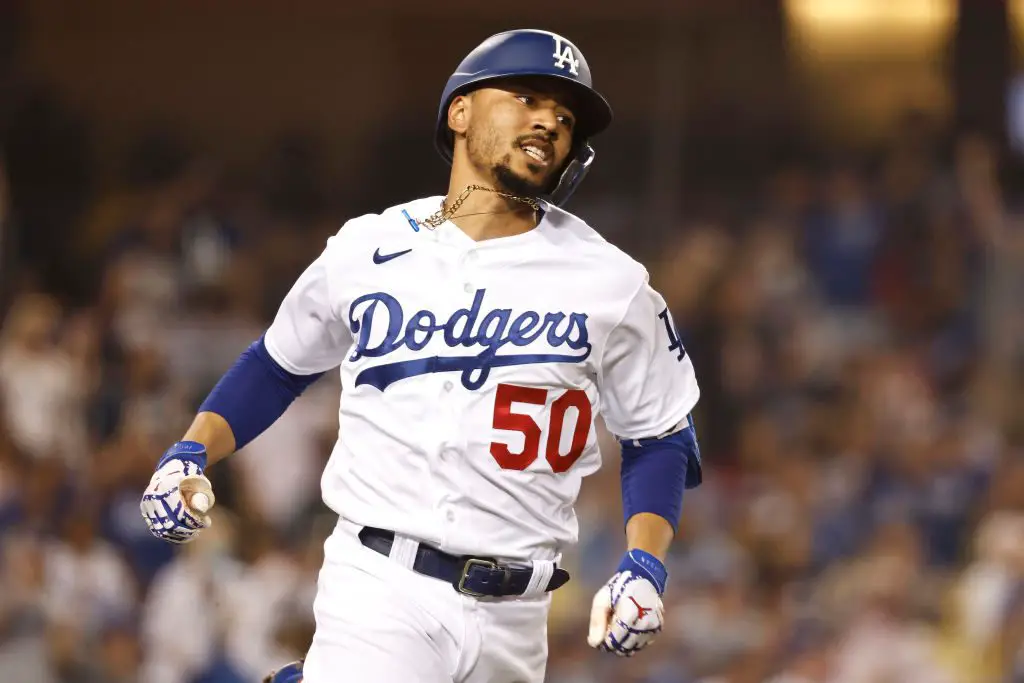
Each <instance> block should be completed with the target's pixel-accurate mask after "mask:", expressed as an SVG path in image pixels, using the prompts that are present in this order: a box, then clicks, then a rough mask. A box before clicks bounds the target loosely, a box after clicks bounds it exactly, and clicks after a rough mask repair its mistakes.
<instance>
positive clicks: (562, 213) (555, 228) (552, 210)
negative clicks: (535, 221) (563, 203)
mask: <svg viewBox="0 0 1024 683" xmlns="http://www.w3.org/2000/svg"><path fill="white" fill-rule="evenodd" d="M544 208H545V214H546V218H547V221H548V224H549V226H550V230H549V231H548V234H549V235H550V236H551V239H553V240H554V241H556V242H557V243H558V244H559V246H560V247H565V248H568V249H571V250H572V251H573V253H575V254H577V255H578V256H579V257H580V258H582V259H587V260H591V261H594V262H595V264H597V265H600V266H601V267H603V268H607V269H608V271H609V272H614V273H618V274H621V275H622V276H624V277H626V278H628V279H630V280H635V281H636V282H637V285H638V286H639V283H640V281H646V280H647V279H648V273H647V268H646V267H644V265H643V264H642V263H640V262H639V261H638V260H637V259H635V258H634V257H633V256H632V255H630V254H629V253H627V252H626V251H624V250H623V249H622V248H621V247H619V246H617V245H615V244H612V243H611V242H609V241H608V239H607V238H605V236H604V235H602V234H601V233H600V232H598V231H597V229H595V228H594V227H593V226H591V225H590V224H589V223H587V221H585V220H583V219H582V218H580V217H579V216H577V215H576V214H574V213H571V212H569V211H566V210H565V209H563V208H561V207H557V206H554V205H550V204H548V205H545V207H544Z"/></svg>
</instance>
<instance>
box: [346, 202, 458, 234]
mask: <svg viewBox="0 0 1024 683" xmlns="http://www.w3.org/2000/svg"><path fill="white" fill-rule="evenodd" d="M442 199H443V198H442V197H441V196H436V197H435V196H431V197H419V198H416V199H412V200H410V201H407V202H402V203H401V204H395V205H393V206H389V207H386V208H384V209H381V210H380V211H377V212H369V213H364V214H362V215H359V216H354V217H352V218H349V219H348V220H346V221H345V222H344V224H342V226H341V228H340V229H339V230H338V232H337V234H336V237H338V238H340V239H341V240H343V241H352V240H363V239H367V238H369V239H379V238H380V237H381V236H383V235H386V234H395V233H399V234H401V233H408V234H415V233H417V232H419V230H420V229H421V228H420V226H419V224H418V223H417V222H416V221H417V220H418V219H421V218H423V217H425V216H428V215H430V214H432V213H434V212H435V211H436V210H437V209H438V208H439V207H440V206H441V200H442Z"/></svg>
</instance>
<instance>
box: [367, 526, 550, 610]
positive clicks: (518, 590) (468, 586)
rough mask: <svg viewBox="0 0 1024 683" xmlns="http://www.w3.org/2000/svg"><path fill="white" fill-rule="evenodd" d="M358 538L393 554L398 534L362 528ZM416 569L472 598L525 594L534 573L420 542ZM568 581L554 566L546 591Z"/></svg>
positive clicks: (414, 567)
mask: <svg viewBox="0 0 1024 683" xmlns="http://www.w3.org/2000/svg"><path fill="white" fill-rule="evenodd" d="M359 540H360V541H362V543H363V545H364V546H366V547H367V548H369V549H371V550H374V551H376V552H378V553H380V554H381V555H390V554H391V546H392V544H393V543H394V540H395V534H394V532H392V531H387V530H386V529H375V528H373V527H363V528H362V530H361V531H360V532H359ZM412 569H413V571H415V572H417V573H419V574H424V575H425V576H430V577H433V578H435V579H440V580H441V581H445V582H447V583H450V584H451V585H452V587H453V588H455V590H456V591H458V592H459V593H462V594H463V595H469V596H472V597H484V596H487V597H496V598H497V597H508V596H513V595H522V594H523V593H524V592H525V591H526V587H527V586H528V585H529V584H530V578H531V577H532V576H533V568H532V567H525V566H524V567H518V566H515V565H509V564H502V563H499V562H496V561H494V560H492V559H489V558H484V557H472V556H469V555H451V554H449V553H446V552H443V551H441V550H438V549H437V548H431V547H430V546H428V545H424V544H422V543H421V544H419V546H418V547H417V549H416V559H415V560H414V561H413V565H412ZM568 580H569V572H567V571H565V570H564V569H562V568H561V567H555V571H554V573H553V574H552V575H551V579H550V580H549V581H548V585H547V586H546V587H545V589H544V591H545V592H549V591H553V590H555V589H557V588H561V587H562V586H563V585H565V583H566V582H567V581H568Z"/></svg>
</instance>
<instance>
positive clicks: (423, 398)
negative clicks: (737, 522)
mask: <svg viewBox="0 0 1024 683" xmlns="http://www.w3.org/2000/svg"><path fill="white" fill-rule="evenodd" d="M611 119H612V112H611V108H610V107H609V105H608V103H607V102H606V100H605V99H604V98H603V97H602V96H601V95H599V94H598V93H597V92H596V91H595V90H594V89H593V87H592V81H591V74H590V69H589V67H588V65H587V62H586V60H585V59H584V57H583V54H582V53H581V52H580V51H579V49H578V48H577V47H576V46H575V45H574V44H573V43H571V42H570V41H569V40H567V39H566V38H564V37H562V36H559V35H556V34H554V33H550V32H547V31H541V30H518V31H509V32H505V33H501V34H498V35H495V36H492V37H491V38H488V39H487V40H486V41H484V42H483V43H482V44H481V45H479V46H478V47H477V48H476V49H475V50H473V51H472V52H471V53H470V54H469V55H468V56H467V57H466V58H465V59H464V60H463V61H462V63H461V64H460V65H459V66H458V68H457V69H456V71H455V73H454V74H453V75H452V76H451V78H450V79H449V80H448V83H447V86H446V87H445V89H444V92H443V95H442V98H441V104H440V108H439V111H438V122H437V139H436V143H437V147H438V149H439V151H440V153H441V155H442V156H443V157H444V159H445V160H446V161H447V162H449V163H450V164H451V176H450V182H449V187H448V192H447V194H446V195H444V196H435V197H427V198H423V199H416V200H414V201H410V202H408V203H405V204H400V205H398V206H394V207H391V208H388V209H386V210H384V211H382V212H381V213H379V214H371V215H365V216H360V217H357V218H353V219H351V220H349V221H347V222H346V223H345V224H344V225H343V226H342V227H341V229H340V230H339V231H338V233H337V234H335V235H334V236H332V237H331V238H330V239H328V240H327V244H326V246H325V248H324V250H323V252H322V253H321V254H320V256H319V257H318V258H317V259H316V260H315V261H313V263H312V264H310V265H309V266H308V268H307V269H306V270H305V271H304V272H303V273H302V275H301V276H300V277H299V278H298V280H297V281H296V282H295V283H294V285H293V286H292V288H291V290H290V291H289V293H288V294H287V296H286V297H285V299H284V301H283V302H282V303H281V306H280V308H279V310H278V312H277V314H276V317H275V319H274V321H273V323H272V324H271V326H270V327H269V328H268V329H267V330H266V332H265V334H264V335H263V336H262V337H261V338H260V339H259V340H257V341H256V342H254V343H253V344H252V345H251V346H250V347H249V348H248V349H247V350H246V351H245V352H244V353H243V354H242V355H241V357H240V358H239V359H238V360H237V362H236V363H235V365H234V366H232V367H231V368H230V369H229V370H228V371H227V372H226V374H225V375H224V376H223V378H222V379H221V380H220V381H219V383H218V384H217V385H216V387H215V388H214V389H213V390H212V392H211V393H210V395H209V396H208V397H207V399H206V400H205V402H204V403H203V405H202V406H201V408H200V410H199V413H198V415H197V416H196V418H195V421H194V423H193V424H192V426H191V427H190V428H189V430H188V431H187V433H186V434H185V435H184V436H183V438H182V440H181V441H179V442H178V443H175V444H174V445H172V446H171V447H170V448H169V449H168V450H167V452H166V453H165V454H164V456H163V457H162V458H161V459H160V461H159V462H158V464H157V469H156V472H155V474H154V475H153V478H152V480H151V482H150V484H149V487H148V488H147V490H146V491H145V494H144V495H143V498H142V502H141V509H142V514H143V516H144V517H145V519H146V521H147V523H148V524H149V527H150V529H151V530H152V532H153V533H154V534H155V535H157V536H159V537H160V538H164V539H167V540H168V541H171V542H174V543H184V542H187V541H189V540H191V539H192V538H194V537H195V535H196V534H197V533H199V531H200V530H201V529H203V528H204V527H205V526H207V525H208V524H209V516H208V514H207V513H208V511H209V508H210V506H211V505H212V504H213V502H214V496H213V491H212V490H211V489H210V483H209V480H208V479H206V477H205V476H204V472H205V470H206V468H207V467H209V466H211V465H213V464H214V463H216V462H218V461H220V460H221V459H223V458H225V457H226V456H227V455H229V454H230V453H232V452H234V451H236V450H238V449H240V448H241V447H243V446H244V445H245V444H247V443H249V442H250V441H251V440H252V439H253V438H255V437H256V436H258V435H259V434H260V433H261V432H263V431H264V430H265V429H266V428H267V427H269V426H270V425H271V424H273V423H274V421H275V420H277V419H278V418H279V417H280V416H281V415H282V414H283V413H284V411H285V410H286V409H287V408H288V406H289V404H290V403H291V402H292V401H293V400H294V399H295V398H296V397H297V396H298V395H299V394H301V393H302V391H303V390H304V389H306V388H307V387H308V386H309V385H310V384H312V383H313V382H314V381H316V379H317V378H318V377H320V376H321V375H322V374H323V373H325V372H328V371H332V370H334V369H335V368H340V374H341V381H342V400H341V408H340V414H339V439H338V441H337V443H336V445H335V446H334V450H333V452H332V454H331V457H330V460H329V462H328V464H327V466H326V469H325V471H324V473H323V477H322V481H321V485H322V494H323V499H324V502H325V503H326V505H327V506H329V507H330V508H331V509H332V510H334V511H335V512H337V514H338V522H337V526H336V528H335V529H334V531H333V533H332V534H331V535H330V537H329V538H328V539H327V541H326V543H325V553H324V554H325V559H324V564H323V566H322V568H321V571H320V575H319V581H318V592H317V597H316V599H315V602H314V613H315V617H316V633H315V636H314V638H313V642H312V645H311V647H310V649H309V651H308V652H307V654H306V656H305V658H304V662H301V663H294V664H292V665H289V666H288V667H286V669H284V670H282V671H281V672H278V673H277V674H273V675H272V676H271V678H270V680H273V681H275V682H276V681H288V682H289V683H291V682H292V681H295V680H298V679H299V677H302V678H301V680H304V681H305V683H333V682H335V681H342V680H344V681H350V680H351V681H375V682H378V683H540V681H542V680H543V679H544V671H545V665H546V661H547V631H546V624H547V617H548V611H549V606H550V598H551V593H552V591H555V590H557V589H558V588H559V587H561V586H562V585H564V584H565V583H566V582H567V581H568V580H569V575H568V573H567V572H566V570H565V569H564V568H563V567H561V566H560V565H559V560H560V558H561V555H562V553H563V551H564V550H565V549H566V548H567V547H569V546H570V545H572V544H574V543H575V542H576V540H577V533H578V525H577V520H576V517H575V514H574V512H573V505H574V503H575V501H576V498H577V494H578V492H579V489H580V485H581V483H582V480H583V478H584V477H586V476H587V475H588V474H591V473H593V472H595V471H596V470H597V469H598V468H599V467H600V465H601V456H600V453H599V450H598V445H597V438H596V433H595V426H594V421H595V418H597V417H598V416H599V415H600V416H602V417H603V419H604V421H605V424H606V425H607V427H608V428H609V429H610V431H611V432H612V433H614V434H615V435H616V436H617V437H618V438H619V439H620V441H621V444H622V464H621V476H622V504H623V509H624V520H623V523H624V528H625V548H624V550H625V552H624V555H623V557H622V561H621V563H620V564H619V566H618V567H616V568H611V567H610V568H609V569H610V570H612V571H611V574H612V576H611V578H610V579H609V581H608V583H607V585H605V586H604V587H603V588H601V590H599V591H598V593H597V595H596V596H595V597H594V600H593V605H592V614H591V621H590V627H589V634H588V640H589V643H590V645H591V646H593V647H595V648H599V649H601V650H605V651H608V652H612V653H615V654H616V655H621V656H630V655H633V654H634V653H636V652H638V651H639V650H642V649H643V648H644V647H646V646H647V645H649V644H650V643H651V642H652V641H653V640H654V638H655V636H656V635H657V634H658V633H659V631H660V630H661V628H662V623H663V618H664V615H663V608H662V600H661V596H662V594H663V592H664V591H665V588H666V585H667V578H668V577H667V572H666V570H665V566H664V564H663V560H664V557H665V554H666V552H667V550H668V547H669V544H670V542H671V540H672V538H673V535H674V533H675V531H676V528H677V523H678V520H679V516H680V511H681V505H682V497H683V492H684V489H686V488H692V487H695V486H697V485H698V484H699V483H700V479H701V474H700V472H701V468H700V456H699V451H698V447H697V441H696V437H695V434H694V427H693V421H692V419H691V411H692V409H693V407H694V405H695V403H696V402H697V398H698V388H697V382H696V379H695V377H694V373H693V366H692V364H691V362H690V359H689V357H688V355H687V352H686V350H685V349H684V348H683V345H682V343H681V342H680V340H679V337H678V336H677V332H676V329H675V326H674V323H673V321H672V317H671V315H670V314H669V311H668V309H667V307H666V304H665V301H664V300H663V299H662V297H661V296H660V295H659V294H658V293H657V292H656V291H654V290H653V289H652V288H651V286H650V285H649V283H648V274H647V272H646V271H645V269H644V268H643V266H641V265H640V264H639V263H637V262H636V261H635V260H633V259H632V258H630V257H629V256H627V255H626V254H624V253H623V252H621V251H620V250H619V249H617V248H616V247H614V246H612V245H611V244H609V243H608V242H607V241H605V240H604V239H603V238H602V237H601V236H600V235H599V234H598V233H597V232H596V231H595V230H594V229H592V228H591V227H590V226H588V225H587V224H586V223H584V222H583V221H582V220H580V219H579V218H577V217H576V216H574V215H572V214H570V213H568V212H566V211H565V210H563V209H562V208H560V207H561V205H562V204H564V203H565V201H566V200H567V199H568V198H569V196H570V195H571V194H572V193H573V191H574V189H575V188H576V187H577V186H578V184H579V182H580V181H581V180H582V179H583V177H584V176H585V175H586V173H587V170H588V168H589V167H590V165H591V163H592V161H593V159H594V151H593V148H592V147H591V145H590V143H589V140H590V139H591V138H592V137H593V136H594V135H596V134H597V133H599V132H601V131H602V130H604V129H605V128H606V127H607V126H608V125H609V123H610V122H611ZM281 457H282V458H287V457H288V454H287V453H281ZM275 676H276V678H275Z"/></svg>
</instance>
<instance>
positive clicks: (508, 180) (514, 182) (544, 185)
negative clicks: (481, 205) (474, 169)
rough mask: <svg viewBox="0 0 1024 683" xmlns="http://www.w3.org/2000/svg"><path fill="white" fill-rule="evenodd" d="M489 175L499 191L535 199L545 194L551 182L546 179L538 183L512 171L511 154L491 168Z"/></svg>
mask: <svg viewBox="0 0 1024 683" xmlns="http://www.w3.org/2000/svg"><path fill="white" fill-rule="evenodd" d="M531 170H532V169H531ZM491 175H492V176H493V177H494V182H495V184H496V185H498V188H499V189H501V190H502V191H504V192H508V193H509V194H514V195H521V196H526V197H536V196H537V195H542V194H546V193H547V190H548V188H549V187H550V186H551V181H550V179H548V178H547V177H545V178H543V179H542V180H541V181H540V182H538V181H536V180H534V179H533V178H529V177H526V176H523V175H520V174H518V173H516V172H515V171H513V170H512V155H511V154H506V155H505V158H504V159H502V160H501V161H499V162H498V163H496V164H494V165H493V166H491Z"/></svg>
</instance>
